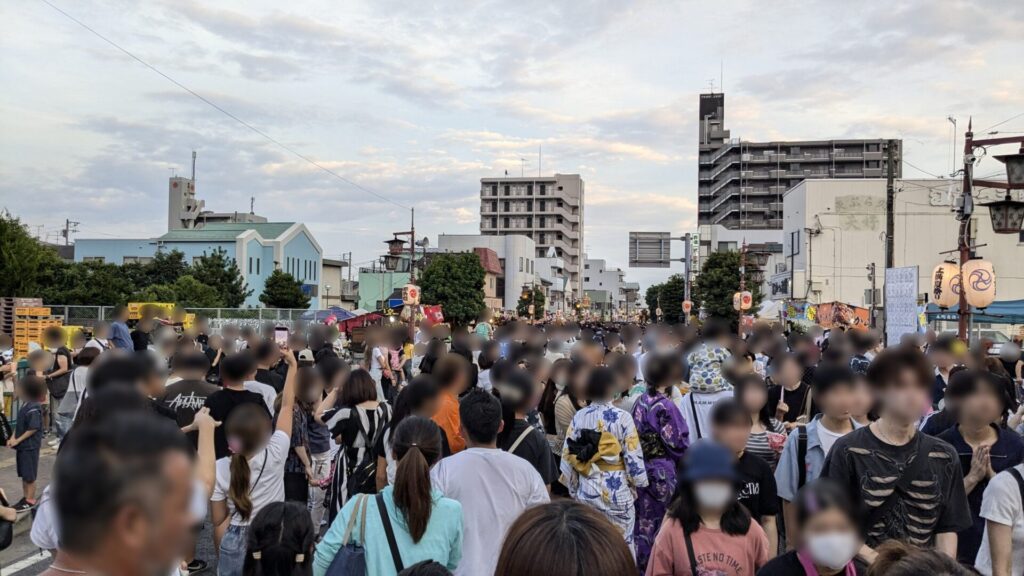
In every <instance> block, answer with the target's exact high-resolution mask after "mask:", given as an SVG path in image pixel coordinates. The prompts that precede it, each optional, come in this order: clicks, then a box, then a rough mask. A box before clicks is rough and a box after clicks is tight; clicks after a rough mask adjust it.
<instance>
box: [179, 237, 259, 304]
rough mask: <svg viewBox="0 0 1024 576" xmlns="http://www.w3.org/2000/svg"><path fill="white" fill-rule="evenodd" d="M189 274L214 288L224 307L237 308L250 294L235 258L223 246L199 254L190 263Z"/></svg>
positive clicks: (250, 291)
mask: <svg viewBox="0 0 1024 576" xmlns="http://www.w3.org/2000/svg"><path fill="white" fill-rule="evenodd" d="M190 274H191V275H192V276H193V277H194V278H195V279H196V280H198V281H199V282H201V283H203V284H205V285H207V286H210V287H211V288H213V289H214V290H216V291H217V293H218V295H219V296H220V301H221V302H222V305H223V306H225V307H228V308H238V307H240V306H242V304H244V303H245V299H246V298H248V297H249V296H251V295H252V290H249V289H247V286H246V285H245V280H244V279H243V278H242V273H241V271H240V270H239V269H238V266H237V265H236V264H235V259H234V258H231V257H230V256H228V253H227V251H225V250H224V249H223V248H217V249H216V250H214V251H213V253H212V254H204V255H203V256H200V257H199V259H198V260H196V261H195V262H194V263H193V264H192V269H191V271H190Z"/></svg>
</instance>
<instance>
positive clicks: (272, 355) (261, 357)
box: [255, 340, 284, 394]
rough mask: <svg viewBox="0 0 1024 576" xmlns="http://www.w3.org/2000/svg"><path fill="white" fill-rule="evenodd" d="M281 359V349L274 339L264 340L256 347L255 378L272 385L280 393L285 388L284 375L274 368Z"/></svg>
mask: <svg viewBox="0 0 1024 576" xmlns="http://www.w3.org/2000/svg"><path fill="white" fill-rule="evenodd" d="M280 360H281V349H280V348H278V346H277V344H275V343H274V342H273V341H271V340H263V341H261V342H260V344H259V346H257V347H256V378H255V380H256V381H257V382H261V383H263V384H266V385H268V386H270V387H271V388H273V389H274V391H275V392H277V393H278V394H280V393H281V390H283V389H284V377H283V376H281V374H279V373H278V372H276V371H275V370H272V368H273V367H274V365H275V364H277V363H278V361H280Z"/></svg>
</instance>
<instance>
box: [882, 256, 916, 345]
mask: <svg viewBox="0 0 1024 576" xmlns="http://www.w3.org/2000/svg"><path fill="white" fill-rule="evenodd" d="M917 287H918V279H917V266H906V267H904V268H886V269H885V341H886V345H887V346H895V345H897V344H899V343H900V338H901V337H902V336H903V335H904V334H917V332H918V326H919V319H918V314H917Z"/></svg>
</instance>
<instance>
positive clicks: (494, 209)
mask: <svg viewBox="0 0 1024 576" xmlns="http://www.w3.org/2000/svg"><path fill="white" fill-rule="evenodd" d="M497 211H498V201H497V200H494V201H493V202H491V212H497Z"/></svg>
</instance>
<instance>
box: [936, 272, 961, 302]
mask: <svg viewBox="0 0 1024 576" xmlns="http://www.w3.org/2000/svg"><path fill="white" fill-rule="evenodd" d="M959 275H960V269H959V266H957V265H956V264H954V263H952V262H942V263H941V264H939V265H938V266H936V267H935V270H934V271H933V272H932V302H934V303H935V305H936V306H938V307H939V308H949V307H950V306H953V305H955V304H956V303H957V302H959V301H960V293H959V291H956V292H954V290H953V282H954V280H956V284H957V286H959V284H960V281H959Z"/></svg>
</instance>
